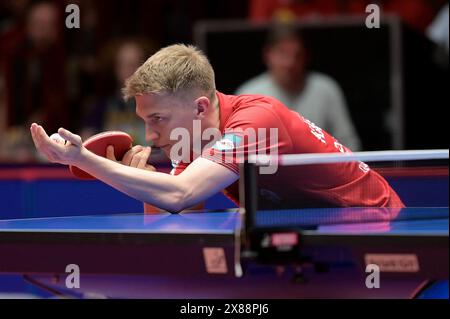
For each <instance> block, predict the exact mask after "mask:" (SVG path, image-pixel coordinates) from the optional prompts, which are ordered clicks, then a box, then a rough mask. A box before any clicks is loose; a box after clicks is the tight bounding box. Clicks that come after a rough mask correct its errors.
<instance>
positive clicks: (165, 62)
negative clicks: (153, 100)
mask: <svg viewBox="0 0 450 319" xmlns="http://www.w3.org/2000/svg"><path fill="white" fill-rule="evenodd" d="M185 90H190V91H192V90H193V91H195V93H199V94H205V95H207V96H208V97H209V98H211V99H213V98H214V96H215V90H216V86H215V80H214V70H213V68H212V66H211V64H210V63H209V61H208V58H207V57H206V56H205V54H204V53H203V52H202V51H200V50H199V49H197V48H196V47H194V46H192V45H184V44H174V45H170V46H168V47H165V48H162V49H161V50H159V51H158V52H156V53H155V54H153V55H152V56H150V57H149V58H148V59H147V61H145V62H144V64H142V65H141V66H140V67H139V68H138V69H137V70H136V71H135V72H134V74H133V75H132V76H130V77H129V78H128V79H127V80H126V82H125V87H124V88H123V89H122V93H123V97H124V98H125V100H127V99H129V98H131V97H134V96H136V95H139V94H148V93H156V94H158V93H178V92H181V91H185Z"/></svg>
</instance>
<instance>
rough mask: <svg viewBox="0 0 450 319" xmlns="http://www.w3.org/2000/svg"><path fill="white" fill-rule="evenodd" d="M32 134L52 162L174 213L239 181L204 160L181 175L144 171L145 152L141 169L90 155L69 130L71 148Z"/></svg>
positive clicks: (35, 131) (36, 132) (35, 132)
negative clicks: (69, 167)
mask: <svg viewBox="0 0 450 319" xmlns="http://www.w3.org/2000/svg"><path fill="white" fill-rule="evenodd" d="M31 132H32V135H33V140H34V142H35V145H36V147H37V148H38V150H39V151H40V152H41V153H43V154H44V155H46V157H47V158H48V159H49V160H50V161H52V162H57V163H61V164H66V165H76V166H78V167H79V168H81V169H82V170H84V171H86V172H87V173H89V174H91V175H93V176H95V177H96V178H98V179H100V180H102V181H103V182H105V183H106V184H108V185H110V186H112V187H114V188H115V189H117V190H119V191H121V192H123V193H125V194H127V195H129V196H131V197H133V198H135V199H137V200H140V201H143V202H145V203H149V204H151V205H154V206H157V207H159V208H162V209H165V210H168V211H170V212H179V211H181V210H183V209H185V208H187V207H190V206H193V205H195V204H198V203H200V202H202V201H204V200H205V199H207V198H208V197H210V196H212V195H214V194H215V193H217V192H218V191H220V190H222V189H223V188H225V187H227V186H228V185H230V184H231V183H233V182H234V181H236V180H237V179H238V178H239V176H238V175H236V174H235V173H234V172H232V171H230V170H229V169H227V168H225V167H223V166H222V165H220V164H218V163H214V162H212V161H210V160H207V159H203V158H198V159H196V160H195V161H194V162H192V163H191V165H189V166H188V167H187V168H186V169H185V171H184V172H183V173H181V174H180V175H177V176H173V175H169V174H165V173H159V172H155V171H149V170H144V169H140V168H138V167H139V166H142V165H145V163H146V159H147V158H148V155H147V154H145V153H144V154H143V156H142V157H141V158H140V160H139V159H138V161H141V162H140V163H138V164H137V166H138V167H131V166H126V165H122V164H120V163H118V162H115V161H113V160H110V159H106V158H103V157H100V156H97V155H95V154H93V153H91V152H89V151H88V150H87V149H86V148H84V147H83V146H82V143H81V137H80V136H78V135H75V134H72V133H70V132H69V131H67V130H64V129H60V130H59V134H60V135H61V136H62V137H63V138H64V139H66V140H67V141H69V142H70V143H68V144H67V145H62V144H58V143H56V142H54V141H52V140H50V139H49V137H48V135H47V134H46V133H45V131H44V129H43V128H42V127H40V126H38V125H36V124H33V125H32V127H31ZM149 152H150V150H149V149H148V154H149ZM146 156H147V157H146ZM133 160H135V159H133Z"/></svg>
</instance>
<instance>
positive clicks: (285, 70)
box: [265, 38, 305, 88]
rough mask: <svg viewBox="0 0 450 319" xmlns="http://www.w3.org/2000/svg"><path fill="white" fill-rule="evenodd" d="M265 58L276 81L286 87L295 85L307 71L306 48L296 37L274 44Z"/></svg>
mask: <svg viewBox="0 0 450 319" xmlns="http://www.w3.org/2000/svg"><path fill="white" fill-rule="evenodd" d="M265 60H266V64H267V67H268V68H269V70H270V72H271V74H272V75H273V76H274V77H275V80H276V82H277V83H278V84H279V85H281V86H282V87H285V88H290V87H292V86H294V87H295V86H296V85H295V84H298V83H299V82H300V81H301V78H302V76H303V74H304V72H305V50H304V48H303V45H302V44H301V43H300V41H298V40H297V39H296V38H287V39H284V40H282V41H280V42H278V43H277V44H275V45H274V46H272V47H271V48H270V49H268V50H267V52H266V54H265Z"/></svg>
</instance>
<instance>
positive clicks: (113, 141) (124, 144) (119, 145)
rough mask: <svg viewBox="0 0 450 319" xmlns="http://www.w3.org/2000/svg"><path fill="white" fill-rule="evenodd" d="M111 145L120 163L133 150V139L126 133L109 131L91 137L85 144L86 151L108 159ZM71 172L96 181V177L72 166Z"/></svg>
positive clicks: (70, 167)
mask: <svg viewBox="0 0 450 319" xmlns="http://www.w3.org/2000/svg"><path fill="white" fill-rule="evenodd" d="M109 145H112V146H114V155H115V157H116V159H117V160H118V161H120V160H122V158H123V156H124V155H125V153H126V152H127V151H128V150H129V149H131V147H132V145H133V139H132V138H131V136H130V135H128V134H127V133H125V132H120V131H107V132H102V133H99V134H96V135H94V136H91V137H90V138H88V139H87V140H86V141H85V142H84V143H83V146H84V147H86V149H88V150H89V151H91V152H92V153H94V154H97V155H99V156H102V157H106V148H107V147H108V146H109ZM69 170H70V172H71V173H72V174H73V175H75V176H76V177H78V178H81V179H95V177H93V176H92V175H90V174H88V173H86V172H85V171H83V170H81V169H79V168H78V167H76V166H72V165H70V166H69Z"/></svg>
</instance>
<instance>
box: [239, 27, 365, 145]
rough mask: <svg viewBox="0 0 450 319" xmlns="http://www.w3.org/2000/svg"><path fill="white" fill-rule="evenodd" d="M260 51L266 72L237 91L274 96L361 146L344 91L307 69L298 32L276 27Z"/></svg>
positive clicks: (323, 126)
mask: <svg viewBox="0 0 450 319" xmlns="http://www.w3.org/2000/svg"><path fill="white" fill-rule="evenodd" d="M263 51H264V52H263V55H264V62H265V63H266V65H267V68H268V70H267V72H265V73H263V74H260V75H258V76H256V77H255V78H253V79H250V80H249V81H247V82H245V83H244V84H243V85H241V86H240V87H239V88H238V89H237V92H236V94H264V95H270V96H273V97H275V98H276V99H278V100H280V101H281V102H283V103H284V104H285V105H287V106H289V107H290V108H291V109H292V110H294V111H296V112H298V113H300V114H301V115H302V116H304V117H305V118H307V119H309V120H310V121H312V122H314V123H315V124H316V125H318V126H319V127H321V128H323V129H324V130H326V131H327V132H329V133H330V134H332V135H333V136H334V137H335V138H337V139H338V140H339V141H340V142H341V143H343V144H344V145H346V146H347V147H349V148H350V149H352V150H355V151H356V150H360V149H361V143H360V140H359V137H358V135H357V133H356V130H355V128H354V126H353V124H352V121H351V118H350V115H349V113H348V110H347V105H346V102H345V98H344V94H343V92H342V91H341V89H340V88H339V86H338V84H337V83H336V81H334V80H333V79H332V78H330V77H329V76H327V75H325V74H321V73H318V72H309V71H307V52H306V49H305V46H304V44H303V41H302V39H301V37H300V36H299V35H298V34H297V32H296V31H295V30H294V29H293V28H291V27H289V26H279V27H275V28H274V29H273V30H272V31H271V32H270V34H269V37H268V40H267V44H266V46H265V48H264V50H263Z"/></svg>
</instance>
